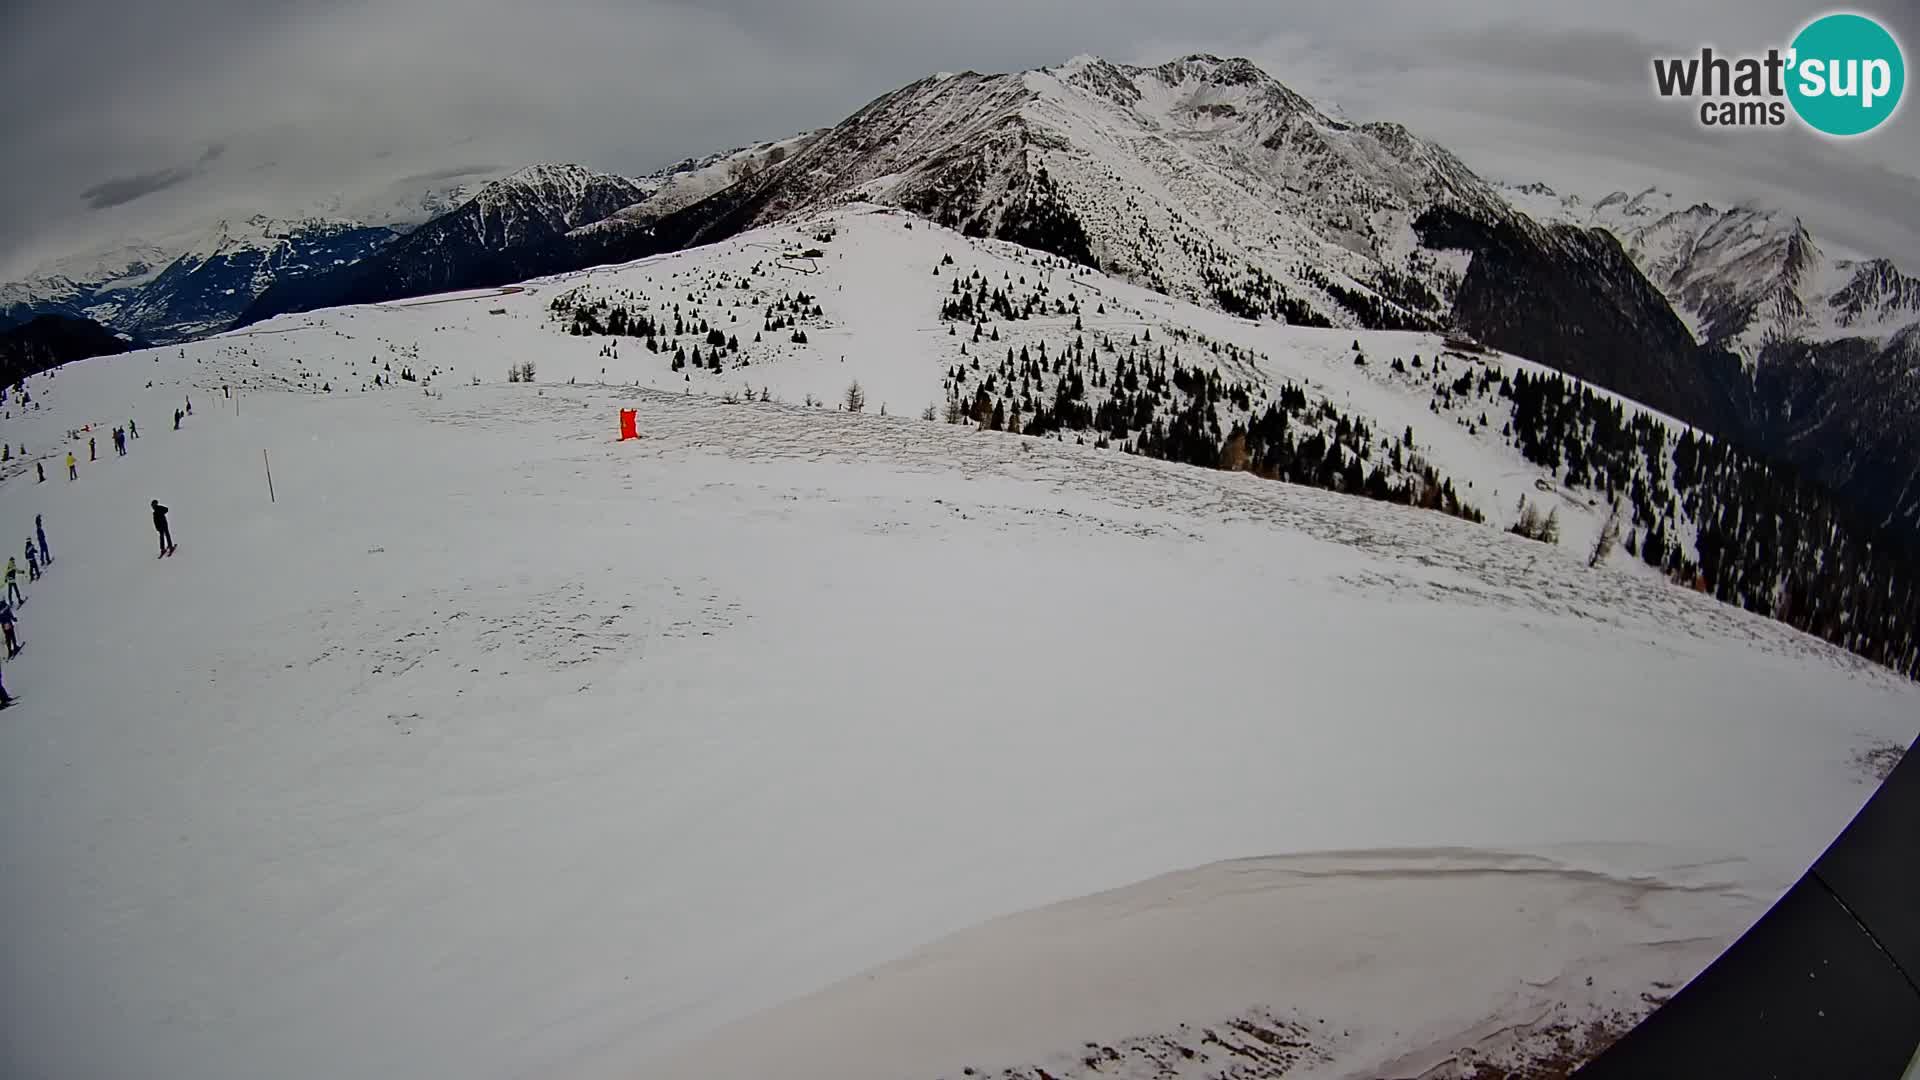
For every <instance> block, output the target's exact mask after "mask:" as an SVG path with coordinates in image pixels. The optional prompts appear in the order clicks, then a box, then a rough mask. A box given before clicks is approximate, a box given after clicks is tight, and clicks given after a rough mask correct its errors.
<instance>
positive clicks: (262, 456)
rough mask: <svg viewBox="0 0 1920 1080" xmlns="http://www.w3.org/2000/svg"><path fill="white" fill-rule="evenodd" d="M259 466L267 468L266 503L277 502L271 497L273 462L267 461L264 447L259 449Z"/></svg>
mask: <svg viewBox="0 0 1920 1080" xmlns="http://www.w3.org/2000/svg"><path fill="white" fill-rule="evenodd" d="M260 464H262V465H265V466H266V467H267V501H268V502H278V501H279V500H278V499H275V498H274V497H273V462H271V461H269V460H267V451H266V448H265V447H261V448H260Z"/></svg>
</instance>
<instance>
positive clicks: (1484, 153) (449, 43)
mask: <svg viewBox="0 0 1920 1080" xmlns="http://www.w3.org/2000/svg"><path fill="white" fill-rule="evenodd" d="M1907 7H1910V5H1907ZM1888 15H1889V17H1890V18H1891V20H1892V21H1893V22H1894V24H1895V25H1896V29H1897V32H1899V33H1901V34H1902V35H1903V39H1904V40H1906V41H1907V42H1909V43H1920V23H1917V22H1916V20H1920V13H1916V12H1915V11H1912V10H1902V11H1898V12H1889V13H1888ZM1805 17H1806V8H1805V5H1804V2H1803V0H1702V2H1699V3H1692V4H1674V3H1672V0H1609V3H1608V4H1606V5H1604V7H1603V8H1595V7H1594V6H1593V5H1590V4H1576V3H1573V2H1571V0H1566V2H1561V0H1460V2H1456V3H1449V4H1445V5H1439V4H1425V5H1411V4H1406V3H1404V2H1400V0H1298V2H1293V3H1288V4H1286V5H1284V6H1282V5H1276V4H1273V3H1271V0H1191V2H1188V3H1181V4H1170V3H1167V2H1165V0H1104V2H1103V3H1101V4H1099V5H1097V6H1094V5H1088V4H1086V3H1085V2H1084V0H972V2H970V3H967V4H954V3H951V2H950V0H940V2H935V0H811V2H809V3H807V4H795V3H791V2H788V0H634V2H626V3H623V2H616V0H547V2H545V3H542V4H527V3H524V2H522V0H466V2H464V3H463V4H462V5H460V9H459V13H458V17H457V18H454V17H450V16H449V12H448V9H447V6H446V5H445V4H444V2H443V0H383V2H380V3H374V2H373V0H300V2H296V0H172V2H170V3H168V4H159V5H155V4H146V3H136V2H135V0H64V2H54V0H15V2H14V3H12V4H0V95H3V96H4V97H5V99H7V100H36V101H46V102H58V103H59V104H58V106H50V107H42V108H38V109H11V110H4V111H0V146H5V147H6V148H7V153H8V159H9V160H27V161H32V162H34V163H35V168H33V169H31V170H27V169H20V170H6V171H0V253H4V256H5V257H11V258H13V259H16V260H19V261H23V262H24V261H34V260H36V259H38V258H42V257H52V256H57V255H61V254H66V253H70V252H72V251H74V250H76V249H83V248H85V247H86V246H87V245H90V244H92V245H103V244H107V243H120V242H124V238H126V237H127V236H131V235H152V234H157V233H162V232H164V231H165V230H167V229H168V228H173V227H176V226H179V225H181V224H183V223H185V222H189V221H194V220H203V219H208V218H211V217H213V216H219V215H229V214H240V213H248V212H253V211H256V210H258V211H266V212H286V213H298V212H305V211H306V210H307V209H308V208H311V207H314V206H319V205H351V204H353V202H354V200H355V199H357V198H364V197H369V196H372V195H375V194H377V193H382V192H390V191H393V190H395V188H396V185H402V186H403V185H406V184H416V185H430V184H434V183H443V182H446V181H454V180H458V179H460V178H461V177H463V176H467V175H479V174H480V173H482V172H498V171H504V170H505V169H510V168H514V167H518V166H519V165H521V164H525V163H528V162H532V161H538V160H564V161H577V162H580V163H582V164H586V165H591V166H595V167H598V168H603V169H608V170H612V171H620V172H646V171H650V170H652V169H655V168H658V167H661V166H663V165H667V164H670V163H672V162H674V161H678V160H681V159H683V158H686V157H688V156H695V155H700V154H704V153H708V152H711V151H713V150H718V149H722V148H725V147H730V146H738V145H743V144H747V143H752V142H756V141H759V140H762V139H767V138H775V137H780V136H784V135H788V134H792V133H794V132H797V131H800V130H803V129H808V128H814V127H820V126H822V125H826V124H831V123H834V122H835V121H837V120H839V119H840V118H842V117H844V116H845V115H847V114H848V113H849V112H851V111H853V110H854V109H856V108H858V107H859V106H861V105H863V104H865V103H866V102H867V101H869V100H871V99H873V98H874V97H876V96H878V95H879V94H882V93H885V92H886V91H888V90H891V89H893V88H895V87H897V86H899V85H902V84H904V83H906V82H909V81H912V80H914V79H917V78H919V77H921V76H923V75H926V74H929V73H931V72H934V71H941V70H956V71H957V70H965V69H969V68H971V69H974V70H980V71H1008V70H1019V69H1022V68H1028V67H1035V66H1041V65H1046V64H1053V63H1059V62H1061V61H1063V60H1065V59H1067V58H1068V57H1070V56H1073V55H1075V54H1077V53H1098V54H1101V55H1106V56H1109V57H1112V58H1114V59H1117V60H1126V61H1133V62H1151V61H1159V60H1164V59H1166V58H1168V57H1170V56H1174V55H1178V54H1179V53H1181V52H1188V51H1196V50H1200V51H1207V52H1213V53H1217V54H1220V55H1246V56H1250V57H1251V58H1252V59H1254V60H1255V61H1256V62H1259V63H1261V64H1262V66H1264V67H1266V68H1267V69H1268V70H1269V71H1270V72H1272V73H1273V74H1274V75H1275V76H1276V77H1277V78H1279V79H1281V80H1282V81H1284V82H1287V83H1289V84H1290V85H1293V86H1295V87H1296V89H1299V90H1301V91H1303V92H1306V93H1308V94H1309V95H1310V96H1313V97H1314V98H1316V100H1320V101H1322V102H1332V103H1335V104H1338V105H1339V106H1341V108H1342V111H1343V112H1345V113H1346V114H1347V115H1349V116H1352V117H1354V118H1356V119H1390V120H1399V121H1402V122H1403V123H1405V124H1406V125H1407V126H1408V127H1409V128H1411V129H1412V130H1413V131H1415V132H1416V133H1419V134H1421V135H1424V136H1427V137H1430V138H1433V139H1434V140H1436V141H1438V142H1441V143H1443V144H1445V145H1447V146H1448V147H1449V148H1451V149H1452V150H1454V151H1455V152H1456V153H1458V154H1459V155H1460V156H1461V157H1462V158H1463V159H1464V160H1466V161H1467V162H1468V163H1469V164H1470V165H1473V166H1474V167H1475V168H1477V169H1480V170H1481V171H1483V172H1488V173H1491V174H1495V175H1515V176H1518V177H1523V178H1532V177H1534V176H1538V177H1540V178H1543V179H1546V180H1548V182H1550V183H1558V184H1560V185H1565V184H1566V183H1567V182H1568V181H1569V180H1571V181H1574V182H1584V185H1585V186H1593V185H1607V186H1619V187H1632V186H1635V185H1636V184H1640V183H1641V182H1642V178H1643V177H1646V176H1650V175H1673V174H1676V173H1677V174H1680V178H1681V179H1692V180H1695V181H1698V183H1699V184H1700V186H1701V187H1702V188H1703V190H1704V193H1706V194H1718V195H1721V197H1727V196H1726V194H1725V193H1728V192H1732V191H1736V190H1737V191H1742V192H1745V191H1753V192H1758V193H1760V194H1762V195H1766V196H1769V197H1772V198H1774V199H1775V200H1776V201H1779V202H1781V203H1783V204H1786V205H1790V206H1792V207H1794V208H1796V209H1797V208H1799V207H1801V206H1803V205H1804V206H1806V207H1808V208H1809V209H1808V210H1807V211H1806V212H1807V213H1808V215H1809V220H1810V223H1812V224H1813V225H1814V226H1815V228H1816V231H1821V230H1824V229H1829V228H1830V229H1837V230H1841V231H1845V232H1846V233H1848V234H1849V235H1857V236H1864V237H1867V238H1869V239H1876V238H1877V239H1876V242H1877V244H1878V245H1879V248H1880V250H1882V251H1883V252H1884V253H1887V254H1892V255H1895V256H1896V257H1898V256H1901V255H1902V254H1904V255H1905V256H1906V257H1907V259H1908V261H1910V262H1912V263H1914V264H1915V265H1917V266H1920V226H1915V225H1911V224H1908V225H1900V224H1898V222H1899V221H1900V217H1899V215H1898V214H1896V213H1894V212H1893V209H1892V203H1893V201H1894V200H1895V199H1896V198H1898V197H1900V192H1901V185H1902V184H1903V183H1906V182H1908V181H1907V180H1905V179H1888V177H1895V178H1908V179H1910V177H1911V176H1912V175H1914V174H1916V173H1920V114H1916V113H1914V112H1913V111H1912V110H1911V109H1909V110H1908V111H1907V114H1906V115H1904V116H1903V117H1902V118H1901V120H1899V121H1897V122H1896V124H1895V128H1896V129H1897V130H1894V131H1889V132H1888V133H1887V134H1886V135H1884V136H1876V137H1875V138H1873V139H1872V140H1870V141H1869V142H1866V143H1861V144H1846V145H1838V146H1836V145H1808V146H1804V147H1803V146H1799V145H1797V144H1793V143H1784V142H1780V141H1778V140H1773V139H1770V138H1765V137H1761V138H1754V139H1748V140H1744V141H1740V142H1732V141H1726V140H1713V139H1704V138H1701V137H1700V132H1699V131H1698V130H1697V129H1694V128H1692V127H1691V125H1690V123H1689V122H1688V118H1687V117H1685V116H1680V115H1676V114H1673V113H1663V112H1661V111H1660V109H1659V108H1658V105H1659V103H1658V102H1656V101H1653V100H1652V99H1651V95H1650V93H1649V92H1648V87H1647V83H1648V77H1647V64H1648V61H1649V60H1650V58H1651V56H1652V55H1654V54H1667V53H1672V52H1675V51H1678V52H1681V53H1684V52H1685V51H1686V50H1688V49H1691V48H1697V47H1698V46H1699V45H1700V44H1702V43H1705V42H1708V41H1717V42H1719V43H1721V44H1724V45H1726V46H1729V47H1749V46H1760V45H1764V44H1766V43H1767V41H1768V39H1769V38H1775V39H1777V38H1779V37H1780V36H1782V35H1785V34H1787V33H1790V32H1791V31H1792V29H1794V28H1795V27H1796V26H1797V25H1798V24H1799V23H1800V22H1801V21H1803V20H1804V19H1805ZM1740 35H1745V38H1744V39H1738V38H1739V37H1740ZM1737 39H1738V40H1737ZM73 40H86V41H87V42H88V48H89V59H90V61H91V62H90V63H89V64H88V65H87V66H86V69H85V70H81V69H79V68H76V67H75V66H74V65H72V64H71V63H70V62H68V61H67V60H66V59H64V57H66V56H68V55H69V54H70V50H68V49H66V47H65V43H67V42H70V41H73ZM1909 47H1910V50H1911V49H1912V48H1913V45H1911V44H1910V46H1909ZM1915 92H1920V89H1917V90H1916V91H1915ZM79 132H84V133H86V136H85V137H84V138H82V137H80V136H79V135H77V134H76V133H79ZM216 148H217V149H216ZM196 159H199V160H198V164H197V165H196V166H194V167H193V168H192V169H191V170H186V171H190V172H193V173H194V175H193V176H192V177H191V178H192V180H193V182H192V183H187V182H185V181H186V179H187V177H181V176H177V175H176V174H177V173H179V172H181V171H182V170H180V169H160V170H155V167H154V166H155V163H156V162H193V161H195V160H196ZM478 161H493V162H501V163H503V165H502V166H500V167H498V168H492V169H478V168H474V167H472V166H471V165H469V164H467V163H471V162H478ZM262 163H272V164H271V165H263V164H262ZM1883 174H1884V175H1883ZM100 177H116V178H120V179H117V180H113V181H108V182H106V183H98V182H97V181H98V180H99V178H100ZM142 179H145V180H146V181H147V182H148V184H149V185H158V186H144V187H143V185H142V184H140V183H135V182H134V181H139V180H142ZM160 181H166V182H167V183H165V184H159V182H160ZM82 188H87V189H88V190H89V192H90V193H97V194H99V195H101V196H105V198H104V200H103V201H101V202H99V203H98V204H97V208H96V203H95V202H94V201H93V198H92V195H91V194H90V196H89V198H88V199H87V200H86V201H80V200H75V199H74V197H73V194H72V193H73V192H74V191H76V190H80V189H82ZM1889 220H1891V221H1893V222H1895V225H1893V226H1892V227H1886V226H1887V222H1888V221H1889ZM15 269H18V267H16V266H0V278H4V277H5V276H6V275H7V274H8V273H10V272H11V271H13V270H15Z"/></svg>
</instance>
